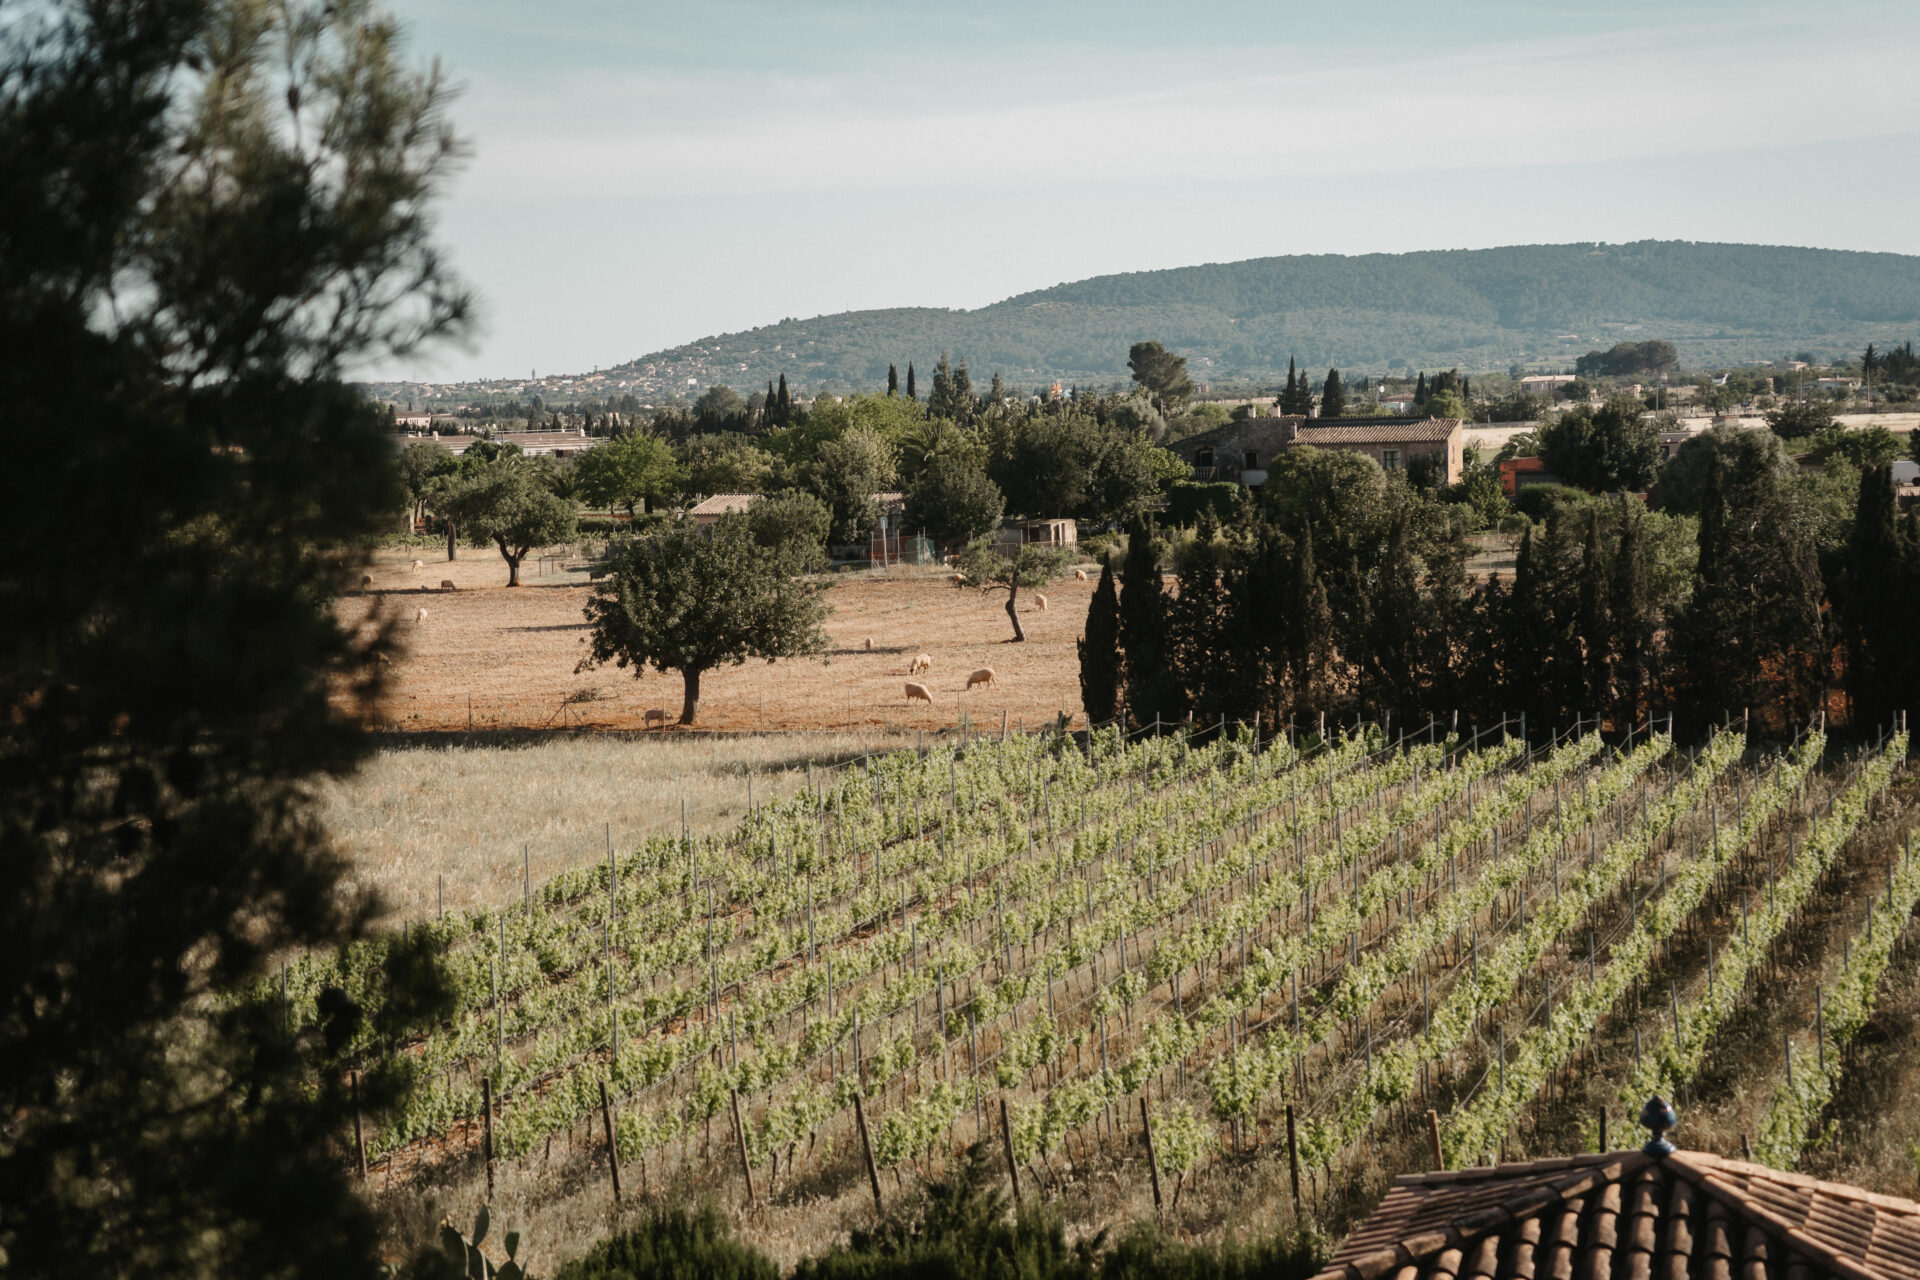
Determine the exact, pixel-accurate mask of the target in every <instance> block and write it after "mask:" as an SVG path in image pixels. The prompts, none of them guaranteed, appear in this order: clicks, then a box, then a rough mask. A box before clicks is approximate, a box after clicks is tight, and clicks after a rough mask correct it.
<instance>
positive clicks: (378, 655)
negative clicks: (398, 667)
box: [373, 649, 393, 662]
mask: <svg viewBox="0 0 1920 1280" xmlns="http://www.w3.org/2000/svg"><path fill="white" fill-rule="evenodd" d="M373 656H374V657H375V658H376V659H378V660H379V661H381V662H392V661H393V659H392V658H389V657H388V656H387V655H386V654H384V653H381V652H380V651H379V650H378V649H375V650H374V651H373Z"/></svg>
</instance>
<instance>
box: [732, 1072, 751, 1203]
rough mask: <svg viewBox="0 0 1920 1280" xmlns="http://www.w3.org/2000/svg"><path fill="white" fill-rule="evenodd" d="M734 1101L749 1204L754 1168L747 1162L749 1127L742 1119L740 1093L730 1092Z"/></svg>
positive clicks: (741, 1170)
mask: <svg viewBox="0 0 1920 1280" xmlns="http://www.w3.org/2000/svg"><path fill="white" fill-rule="evenodd" d="M728 1093H729V1094H730V1095H731V1097H732V1100H733V1136H734V1137H735V1138H736V1139H737V1140H738V1141H739V1143H740V1172H741V1173H743V1174H745V1175H746V1179H747V1203H748V1204H752V1203H753V1166H752V1165H751V1164H749V1163H748V1162H747V1126H746V1124H745V1122H744V1121H742V1120H741V1119H740V1091H739V1090H738V1089H731V1090H728Z"/></svg>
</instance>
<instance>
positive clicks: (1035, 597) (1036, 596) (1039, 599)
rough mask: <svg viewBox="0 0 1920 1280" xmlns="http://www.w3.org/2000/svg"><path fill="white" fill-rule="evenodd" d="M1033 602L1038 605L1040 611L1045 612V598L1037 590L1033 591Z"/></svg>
mask: <svg viewBox="0 0 1920 1280" xmlns="http://www.w3.org/2000/svg"><path fill="white" fill-rule="evenodd" d="M1033 602H1034V603H1035V604H1037V605H1039V606H1040V612H1042V613H1045V612H1046V611H1047V598H1046V597H1045V596H1043V595H1041V594H1040V593H1039V592H1038V591H1036V592H1034V593H1033Z"/></svg>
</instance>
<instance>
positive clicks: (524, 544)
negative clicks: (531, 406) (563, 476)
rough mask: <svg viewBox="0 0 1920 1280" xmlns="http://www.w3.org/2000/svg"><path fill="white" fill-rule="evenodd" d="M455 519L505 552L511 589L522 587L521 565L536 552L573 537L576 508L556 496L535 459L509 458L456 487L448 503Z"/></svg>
mask: <svg viewBox="0 0 1920 1280" xmlns="http://www.w3.org/2000/svg"><path fill="white" fill-rule="evenodd" d="M447 509H448V511H449V512H450V514H451V518H452V519H454V520H456V521H457V522H458V523H459V525H460V527H461V528H463V529H465V530H466V532H467V535H468V536H469V537H473V538H478V539H483V540H485V541H488V542H491V543H493V544H494V545H495V546H496V547H499V548H500V558H501V559H502V560H505V561H506V562H507V585H508V586H510V587H517V586H519V585H520V562H521V561H522V560H525V559H526V558H527V555H528V553H529V552H531V551H532V550H533V549H534V548H535V547H546V546H552V545H553V544H554V543H556V542H564V541H566V540H567V539H568V538H571V537H572V536H573V531H574V525H575V519H574V510H573V504H572V503H571V502H569V501H567V500H566V499H565V498H562V497H560V496H559V495H558V494H556V493H554V491H553V489H552V488H551V487H550V486H549V485H548V483H547V477H546V476H545V475H544V474H542V472H541V469H540V468H539V467H538V466H537V465H536V464H535V462H534V460H533V459H531V458H522V457H516V456H508V457H502V458H499V459H497V460H495V461H493V462H488V463H483V464H481V465H480V466H478V467H476V468H475V469H474V470H473V471H472V472H471V473H469V474H467V475H466V476H464V477H463V478H462V479H461V480H460V482H459V483H458V484H457V485H456V486H455V488H454V490H453V493H452V497H451V499H450V500H449V502H448V503H447Z"/></svg>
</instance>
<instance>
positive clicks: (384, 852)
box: [319, 730, 913, 923]
mask: <svg viewBox="0 0 1920 1280" xmlns="http://www.w3.org/2000/svg"><path fill="white" fill-rule="evenodd" d="M487 737H490V738H493V739H496V740H493V741H487V740H479V741H474V740H464V735H448V736H446V737H441V736H440V735H432V736H424V735H423V736H422V737H420V738H417V739H412V740H404V741H396V742H395V743H393V744H390V745H387V746H385V747H383V748H382V749H381V750H379V751H378V752H376V753H375V755H374V756H373V758H372V759H371V760H369V761H368V762H367V764H366V765H365V766H363V767H362V768H361V769H360V771H359V772H358V773H357V774H355V775H354V776H353V777H350V778H346V779H341V780H336V781H329V782H326V783H324V784H322V785H321V787H320V788H319V799H320V815H321V817H322V819H323V820H324V821H325V822H326V824H327V827H328V829H329V830H331V831H332V833H333V835H334V838H335V840H336V841H338V842H339V845H340V848H341V851H342V852H343V853H344V854H346V856H347V857H348V858H349V859H350V860H351V862H352V864H353V870H354V874H355V877H356V878H357V879H358V880H359V882H360V883H361V884H363V885H366V886H367V887H370V888H375V889H378V890H379V891H380V893H381V894H382V896H383V897H384V898H385V899H386V901H387V904H388V906H389V909H390V914H391V916H392V918H393V919H394V920H395V922H396V923H397V922H398V921H399V920H402V919H414V920H418V919H425V918H427V917H429V916H431V915H432V914H433V913H434V912H435V911H437V910H438V908H439V906H440V904H441V902H442V900H443V899H442V894H443V893H444V902H445V905H446V907H447V909H448V910H459V909H464V908H474V907H482V906H494V905H497V904H499V903H501V902H508V901H512V900H513V898H514V897H515V895H517V894H518V893H519V892H520V890H521V876H522V874H523V873H530V874H531V875H532V877H533V883H534V884H536V885H538V884H541V883H543V882H545V881H546V880H548V879H551V878H552V877H553V876H554V875H556V874H557V873H559V872H560V871H563V870H565V869H566V868H568V867H571V866H576V865H578V864H580V863H582V862H589V861H592V860H594V859H596V858H600V857H604V856H605V854H606V842H607V840H608V839H609V838H611V839H612V840H613V842H614V844H615V846H616V847H617V848H619V849H622V850H626V849H631V848H633V847H635V846H636V845H637V844H639V842H640V841H642V840H644V839H645V838H646V837H648V836H652V835H659V834H662V833H670V832H674V831H677V830H679V827H680V821H681V816H682V814H683V813H684V814H685V817H686V822H687V826H688V828H689V829H690V830H692V831H693V832H694V833H695V834H705V833H707V832H711V831H719V830H723V829H725V828H727V827H730V826H732V825H733V824H734V823H735V822H736V821H738V820H739V818H740V816H741V815H742V814H743V813H744V812H745V811H746V807H747V799H748V793H749V790H751V793H752V797H753V799H754V800H755V801H766V800H769V799H779V798H784V797H786V796H789V795H791V794H793V793H794V792H795V791H797V790H799V789H800V788H801V787H804V786H805V785H806V782H807V776H808V770H809V769H810V768H814V767H821V766H831V765H834V764H836V763H838V762H841V761H844V760H848V759H853V758H857V757H859V756H860V755H862V754H863V753H865V752H869V751H872V752H880V751H888V750H892V749H894V748H897V747H901V746H904V745H907V744H908V743H910V742H911V741H913V735H910V734H900V733H890V732H887V731H885V730H865V731H859V732H830V733H808V734H798V733H796V734H759V735H755V734H678V733H675V734H654V735H648V736H641V735H636V734H580V733H571V734H564V735H542V736H537V737H534V738H531V739H528V740H523V741H512V740H507V736H506V735H487ZM682 806H684V809H683V807H682Z"/></svg>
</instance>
